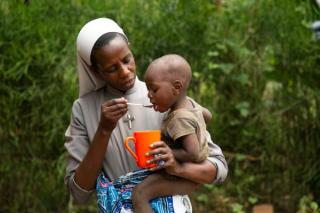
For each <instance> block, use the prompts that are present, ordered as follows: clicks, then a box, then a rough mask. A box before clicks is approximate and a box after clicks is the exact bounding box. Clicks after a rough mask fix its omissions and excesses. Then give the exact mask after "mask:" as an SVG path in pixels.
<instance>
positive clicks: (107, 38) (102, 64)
mask: <svg viewBox="0 0 320 213" xmlns="http://www.w3.org/2000/svg"><path fill="white" fill-rule="evenodd" d="M77 54H78V55H77V57H78V72H79V90H80V95H79V98H78V99H77V100H76V101H75V102H74V104H73V107H72V116H71V122H70V125H69V128H68V130H67V131H66V143H65V147H66V149H67V151H68V154H69V157H68V162H67V168H66V175H65V183H66V185H67V186H68V188H69V190H70V193H71V194H72V196H73V197H74V199H75V200H76V201H77V202H80V203H84V202H86V201H87V200H88V198H89V197H90V195H91V194H92V193H93V192H94V191H95V190H94V189H95V185H96V182H97V177H98V175H99V174H100V173H101V172H103V174H104V176H105V177H106V178H107V179H108V180H111V181H114V180H115V179H116V178H118V177H120V176H121V175H125V174H127V173H128V172H131V171H134V170H137V169H138V168H137V166H136V164H135V160H134V159H133V158H132V156H131V155H130V154H129V153H128V152H127V151H126V150H125V148H124V146H123V141H124V139H125V138H126V137H128V136H131V135H132V134H133V132H134V131H137V130H148V129H159V128H160V125H161V121H162V114H160V113H158V112H155V111H154V110H153V109H149V108H144V107H138V106H128V105H127V102H133V103H142V104H145V103H148V102H149V100H148V97H147V89H146V86H145V84H144V83H143V82H141V81H140V80H139V79H138V78H137V76H136V66H135V61H134V57H133V55H132V52H131V50H130V48H129V45H128V40H127V37H126V36H125V34H124V32H123V30H122V29H121V28H120V27H119V26H118V25H117V24H116V23H115V22H114V21H112V20H110V19H107V18H99V19H95V20H92V21H90V22H88V23H87V24H86V25H85V26H84V27H83V28H82V29H81V31H80V32H79V35H78V38H77ZM208 137H210V136H209V135H208ZM210 141H211V139H210ZM151 154H153V155H155V154H157V156H158V157H157V158H155V161H158V160H163V161H164V167H165V170H166V172H167V173H169V174H171V175H175V176H177V177H183V178H186V179H188V180H190V181H193V182H195V183H199V184H201V183H212V182H215V183H220V182H222V181H224V179H225V177H226V175H227V164H226V161H225V158H224V156H223V154H222V152H221V149H220V148H219V147H218V146H217V145H215V144H213V143H212V142H211V143H209V157H208V159H207V160H206V161H204V162H203V163H202V164H193V163H183V164H181V163H179V162H177V161H176V160H175V159H174V157H173V155H172V152H171V149H170V148H169V147H168V146H167V145H166V144H165V143H164V142H162V141H159V142H156V143H155V144H154V149H153V150H152V152H151ZM181 193H185V192H183V190H182V191H181Z"/></svg>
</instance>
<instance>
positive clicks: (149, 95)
mask: <svg viewBox="0 0 320 213" xmlns="http://www.w3.org/2000/svg"><path fill="white" fill-rule="evenodd" d="M148 98H149V99H151V98H152V95H151V92H150V91H149V92H148Z"/></svg>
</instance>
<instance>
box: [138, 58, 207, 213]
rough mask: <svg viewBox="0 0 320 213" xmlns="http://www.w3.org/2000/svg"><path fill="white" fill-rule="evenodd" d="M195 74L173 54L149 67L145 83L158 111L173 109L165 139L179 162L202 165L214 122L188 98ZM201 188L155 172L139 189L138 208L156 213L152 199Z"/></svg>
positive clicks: (166, 121)
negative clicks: (209, 128) (210, 124)
mask: <svg viewBox="0 0 320 213" xmlns="http://www.w3.org/2000/svg"><path fill="white" fill-rule="evenodd" d="M191 75H192V73H191V67H190V65H189V64H188V62H187V61H186V60H185V59H184V58H183V57H181V56H179V55H173V54H170V55H165V56H163V57H160V58H158V59H156V60H155V61H153V62H152V63H151V64H150V65H149V67H148V68H147V71H146V73H145V82H146V85H147V88H148V91H149V92H148V97H149V99H150V102H151V103H152V104H153V108H154V110H156V111H159V112H166V111H168V110H169V111H168V114H167V116H166V117H165V118H164V120H163V124H162V128H161V134H162V140H163V141H165V142H166V143H167V144H168V145H169V146H170V147H171V149H172V152H173V154H174V157H175V158H176V159H177V161H178V162H197V163H200V162H202V161H204V160H205V159H206V158H207V156H208V149H207V148H208V145H207V141H206V124H205V120H206V121H209V120H211V113H210V112H209V111H208V110H207V109H205V108H203V107H201V106H200V105H199V104H197V103H196V102H195V101H194V100H192V99H191V98H189V97H187V89H188V86H189V83H190V80H191ZM165 167H166V166H165V165H164V168H165ZM197 185H198V184H197V183H194V182H192V181H189V180H187V179H182V178H177V177H174V176H170V175H169V174H167V173H165V172H157V173H153V174H151V175H149V176H148V177H147V178H146V179H145V180H144V181H143V182H142V183H140V184H139V185H137V186H136V187H135V189H134V192H133V196H132V201H133V205H134V208H135V210H136V212H138V213H141V212H152V209H151V207H150V205H149V200H151V199H153V198H156V197H160V196H166V195H174V194H177V193H179V192H180V193H181V191H183V192H185V193H190V192H191V191H192V190H193V189H195V188H196V186H197ZM178 189H179V190H178Z"/></svg>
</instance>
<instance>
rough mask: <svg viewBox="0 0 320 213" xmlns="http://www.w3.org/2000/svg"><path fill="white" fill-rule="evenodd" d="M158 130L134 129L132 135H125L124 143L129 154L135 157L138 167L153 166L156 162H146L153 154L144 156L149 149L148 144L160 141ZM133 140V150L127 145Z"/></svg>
mask: <svg viewBox="0 0 320 213" xmlns="http://www.w3.org/2000/svg"><path fill="white" fill-rule="evenodd" d="M160 139H161V134H160V130H145V131H136V132H134V133H133V137H132V136H130V137H127V138H126V139H125V142H124V145H125V147H126V149H127V150H128V151H129V152H130V154H131V155H132V156H133V157H134V158H135V159H136V163H137V166H138V167H140V168H154V167H156V166H157V164H154V163H152V164H148V163H147V161H148V160H150V159H152V158H153V156H148V157H147V156H146V153H147V152H149V151H150V144H152V143H154V142H156V141H160ZM130 141H133V142H134V148H135V152H134V151H133V150H132V149H131V147H130V146H129V142H130Z"/></svg>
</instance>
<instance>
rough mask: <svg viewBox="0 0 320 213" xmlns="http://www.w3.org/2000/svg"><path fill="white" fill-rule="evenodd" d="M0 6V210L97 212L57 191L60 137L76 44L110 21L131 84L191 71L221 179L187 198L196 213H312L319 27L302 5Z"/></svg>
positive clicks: (312, 8) (288, 0)
mask: <svg viewBox="0 0 320 213" xmlns="http://www.w3.org/2000/svg"><path fill="white" fill-rule="evenodd" d="M219 2H220V1H210V2H208V1H202V0H201V1H186V0H170V1H169V0H163V1H137V0H121V1H120V0H119V1H101V0H90V1H89V0H71V1H67V0H62V1H58V2H57V1H29V4H28V5H26V4H24V3H23V1H17V0H2V1H1V2H0V23H1V28H0V80H1V83H0V94H1V99H0V118H1V119H0V141H1V142H2V145H1V151H0V153H1V163H0V174H1V178H0V194H1V195H5V196H1V198H0V211H5V212H17V211H24V212H65V211H68V212H96V204H95V201H94V200H93V201H92V204H91V205H89V206H82V207H77V206H75V205H73V204H72V202H71V201H69V195H68V194H67V191H66V189H65V187H64V184H63V176H64V167H65V165H64V159H65V151H64V147H63V142H64V131H65V129H66V127H67V125H68V122H69V117H70V110H71V105H72V103H73V101H74V100H75V99H76V98H77V93H78V88H77V75H76V64H75V62H76V56H75V39H76V36H77V33H78V31H79V30H80V28H81V26H82V25H83V24H84V23H86V22H87V21H88V20H90V19H93V18H96V17H102V16H106V17H110V18H113V19H115V20H116V21H117V22H118V23H120V25H121V26H122V27H123V28H124V30H125V32H126V33H127V36H128V38H129V40H130V45H131V48H132V50H133V52H134V54H135V59H136V62H137V67H138V72H139V76H140V77H142V76H143V73H144V71H145V69H146V67H147V65H148V64H149V62H150V61H151V60H152V59H154V58H156V57H159V56H161V55H163V54H166V53H177V54H181V55H182V56H184V57H185V58H186V59H187V60H188V61H189V62H190V64H191V66H192V69H193V79H192V85H191V87H190V90H189V95H190V96H192V97H193V98H195V99H196V100H197V101H199V102H200V103H202V105H204V106H206V107H208V108H209V110H210V111H211V112H212V113H213V121H212V122H211V123H210V124H209V125H208V129H209V130H210V132H211V133H212V135H213V136H214V139H215V142H216V143H217V144H219V145H220V146H221V148H222V149H223V151H224V153H225V155H226V157H227V160H228V163H229V176H228V179H227V181H226V182H225V183H224V184H223V185H221V186H216V185H214V186H213V185H205V186H203V187H202V188H201V189H199V190H198V191H197V192H196V193H194V194H193V196H192V199H193V201H194V202H193V203H194V208H195V210H196V211H195V212H208V211H214V212H248V211H250V209H251V208H252V206H253V205H255V204H258V203H265V202H267V203H272V204H273V205H274V206H275V209H276V211H277V212H319V203H320V200H319V197H320V161H319V160H318V156H319V154H318V153H319V151H320V141H319V140H320V137H319V130H320V119H319V112H320V111H319V106H320V95H319V83H318V79H320V66H319V61H320V57H319V52H320V45H319V41H316V40H314V38H313V35H312V32H311V30H310V29H309V26H310V24H311V23H312V22H313V21H315V20H317V19H320V16H319V9H318V8H317V7H316V5H315V3H314V2H313V1H311V0H305V1H298V0H277V1H276V0H268V1H263V0H228V1H221V2H222V4H218V3H219Z"/></svg>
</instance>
